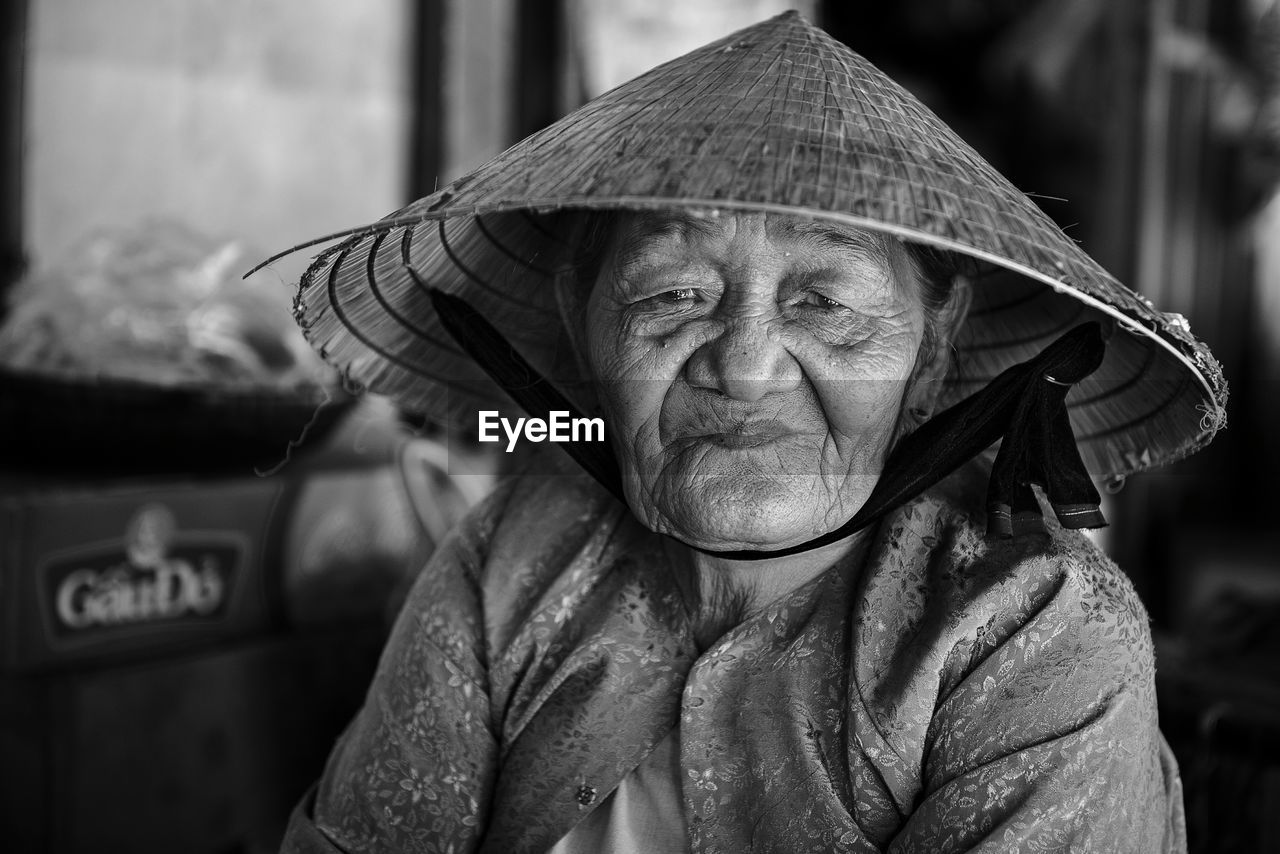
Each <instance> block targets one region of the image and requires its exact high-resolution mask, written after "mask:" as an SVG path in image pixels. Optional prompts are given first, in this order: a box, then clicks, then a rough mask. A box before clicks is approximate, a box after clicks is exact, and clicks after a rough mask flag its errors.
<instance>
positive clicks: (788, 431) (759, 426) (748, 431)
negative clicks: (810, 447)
mask: <svg viewBox="0 0 1280 854" xmlns="http://www.w3.org/2000/svg"><path fill="white" fill-rule="evenodd" d="M795 434H796V430H794V429H793V428H791V427H789V426H788V425H786V424H784V423H783V422H781V421H776V420H772V419H770V420H767V421H752V422H746V423H742V424H735V425H733V426H731V427H725V428H714V427H713V428H710V429H708V428H705V427H704V428H703V429H701V430H699V431H698V432H697V433H695V434H694V435H690V436H686V437H685V441H696V442H710V443H711V444H713V445H718V446H720V447H722V448H732V449H741V448H758V447H761V446H763V445H769V444H772V443H773V442H776V441H778V440H779V439H785V438H787V437H789V436H794V435H795Z"/></svg>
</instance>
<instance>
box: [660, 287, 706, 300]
mask: <svg viewBox="0 0 1280 854" xmlns="http://www.w3.org/2000/svg"><path fill="white" fill-rule="evenodd" d="M657 298H658V299H660V300H662V301H663V302H668V303H683V302H693V301H694V300H696V299H697V298H698V292H697V291H695V290H694V289H693V288H676V289H674V290H670V291H664V292H662V293H660V294H658V297H657Z"/></svg>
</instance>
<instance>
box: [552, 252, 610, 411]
mask: <svg viewBox="0 0 1280 854" xmlns="http://www.w3.org/2000/svg"><path fill="white" fill-rule="evenodd" d="M593 286H594V283H592V282H583V281H582V280H581V271H580V270H577V269H574V268H572V267H567V268H563V269H561V270H560V271H558V272H557V273H556V274H555V279H554V280H553V282H552V287H554V288H555V296H556V308H557V309H558V310H559V312H560V325H561V327H562V328H563V329H564V332H565V336H566V337H567V338H568V339H569V349H570V350H571V351H572V353H573V365H574V372H575V374H576V381H575V382H573V384H572V388H571V389H561V391H562V392H565V393H566V394H568V395H569V397H570V399H572V400H573V401H574V402H575V403H576V404H577V405H578V406H579V407H580V408H581V409H582V410H583V411H585V412H595V411H596V410H597V409H598V408H599V407H598V403H597V401H596V399H595V391H594V389H595V386H594V384H593V383H592V382H591V365H590V363H589V362H588V360H587V302H588V300H589V299H590V297H591V288H592V287H593Z"/></svg>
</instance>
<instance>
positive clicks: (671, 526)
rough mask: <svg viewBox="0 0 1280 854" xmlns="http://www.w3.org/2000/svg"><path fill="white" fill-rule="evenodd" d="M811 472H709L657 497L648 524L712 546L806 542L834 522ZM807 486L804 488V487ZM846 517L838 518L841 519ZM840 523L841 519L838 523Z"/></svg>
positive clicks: (762, 546)
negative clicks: (823, 514)
mask: <svg viewBox="0 0 1280 854" xmlns="http://www.w3.org/2000/svg"><path fill="white" fill-rule="evenodd" d="M810 480H812V479H811V478H774V479H768V478H743V477H734V478H707V479H705V480H703V481H701V482H697V481H695V482H694V483H692V484H687V485H686V486H685V487H684V488H683V489H682V490H680V492H679V493H678V494H677V495H675V496H669V498H670V499H671V500H668V501H662V502H659V506H658V507H657V508H656V510H657V514H656V515H655V516H654V517H653V523H652V524H650V527H651V528H653V529H654V530H656V531H659V532H660V533H664V534H670V535H671V536H674V537H676V538H677V539H679V540H681V541H683V542H685V543H687V544H688V545H691V546H696V547H697V548H700V549H707V550H710V551H735V550H740V549H751V550H760V551H771V550H774V549H781V548H787V547H789V546H794V545H799V544H800V543H804V542H807V541H809V540H811V539H813V538H814V537H817V536H820V535H822V534H824V533H826V532H827V531H828V530H829V529H830V527H828V526H826V525H825V524H824V520H823V519H820V518H814V514H813V510H814V508H816V507H826V506H827V503H826V502H825V501H822V502H820V501H818V500H817V496H815V495H814V489H813V487H812V485H810V484H808V481H810ZM800 487H804V488H800ZM843 521H844V520H843V519H841V520H840V523H843ZM837 524H839V523H837Z"/></svg>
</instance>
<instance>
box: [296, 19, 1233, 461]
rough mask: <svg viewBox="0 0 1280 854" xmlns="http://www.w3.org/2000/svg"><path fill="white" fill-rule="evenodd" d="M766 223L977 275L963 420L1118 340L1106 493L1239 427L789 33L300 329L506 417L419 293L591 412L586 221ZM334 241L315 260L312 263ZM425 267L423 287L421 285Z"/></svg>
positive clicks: (681, 66)
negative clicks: (636, 218)
mask: <svg viewBox="0 0 1280 854" xmlns="http://www.w3.org/2000/svg"><path fill="white" fill-rule="evenodd" d="M618 208H625V209H659V208H685V209H697V210H700V211H717V210H719V211H765V212H780V213H785V214H787V215H792V216H799V217H812V218H816V219H822V220H828V221H832V222H836V223H841V224H844V225H848V226H853V227H859V228H868V229H875V230H878V231H881V232H885V233H888V234H891V235H896V236H897V237H899V238H902V239H904V240H908V241H917V242H919V243H923V244H928V245H929V246H932V247H936V248H940V249H944V250H950V251H954V252H957V253H961V254H962V255H964V256H968V258H969V259H973V260H974V261H976V262H980V265H981V266H982V267H983V268H985V269H988V270H990V271H992V272H994V273H997V274H998V275H983V276H980V277H978V278H976V279H975V281H974V292H975V293H974V305H973V307H972V310H971V312H970V315H969V318H968V320H967V321H966V323H965V326H964V329H963V331H962V333H961V336H960V338H959V340H958V341H956V342H955V344H956V347H957V349H958V351H959V366H960V370H959V372H958V374H957V377H956V379H954V380H953V381H951V385H950V389H949V392H948V396H947V397H948V399H947V400H946V401H944V403H949V402H952V401H954V400H958V399H961V398H962V397H964V396H966V395H967V394H969V393H971V392H973V391H975V390H977V389H978V388H980V387H982V386H983V385H984V384H985V383H986V382H987V381H988V380H989V379H990V378H992V377H994V376H995V375H996V374H998V373H999V372H1000V371H1002V370H1003V369H1004V368H1006V367H1008V366H1010V365H1012V364H1014V363H1016V362H1019V361H1022V360H1024V359H1026V358H1029V357H1030V356H1032V355H1034V354H1035V353H1036V352H1038V351H1039V350H1040V349H1041V348H1042V347H1044V346H1045V345H1046V344H1048V343H1049V342H1050V341H1052V340H1053V339H1054V338H1056V337H1057V336H1058V335H1060V334H1061V333H1062V332H1064V331H1066V330H1067V329H1069V328H1071V327H1073V326H1075V325H1076V324H1078V323H1081V322H1083V321H1086V320H1100V321H1102V322H1103V326H1104V330H1105V334H1106V335H1107V337H1108V347H1107V356H1106V360H1105V361H1104V363H1103V365H1102V366H1101V368H1100V369H1099V370H1098V371H1097V372H1095V373H1094V374H1093V375H1092V376H1090V377H1089V378H1087V379H1086V380H1084V381H1083V382H1081V383H1080V384H1079V385H1078V386H1076V387H1075V388H1073V389H1072V391H1071V395H1070V397H1069V398H1068V400H1067V404H1068V407H1069V411H1070V415H1071V422H1072V427H1073V429H1074V430H1075V433H1076V436H1077V438H1078V440H1079V446H1080V451H1081V456H1082V458H1083V460H1084V462H1085V464H1086V466H1087V467H1088V468H1089V470H1090V472H1091V473H1093V474H1095V475H1124V474H1128V473H1131V472H1135V471H1139V470H1142V469H1146V468H1149V467H1152V466H1155V465H1158V464H1160V463H1163V462H1168V461H1170V460H1174V459H1177V458H1179V457H1182V456H1185V455H1187V454H1189V453H1191V452H1192V451H1195V450H1197V449H1198V448H1200V447H1202V446H1203V445H1205V444H1206V443H1207V442H1208V441H1209V440H1210V439H1211V438H1212V436H1213V434H1214V433H1215V432H1216V431H1217V429H1218V428H1219V427H1221V426H1222V424H1223V423H1224V422H1225V409H1224V406H1225V402H1226V384H1225V381H1224V380H1223V377H1222V373H1221V370H1220V368H1219V367H1218V364H1217V363H1216V362H1215V361H1214V359H1213V357H1212V355H1211V354H1210V353H1209V351H1208V349H1207V348H1206V347H1205V346H1204V345H1203V344H1201V343H1200V342H1198V341H1197V340H1196V339H1195V338H1194V337H1192V335H1191V333H1190V331H1189V329H1188V328H1187V324H1186V321H1185V320H1183V319H1182V318H1181V317H1179V316H1177V315H1166V314H1162V313H1161V312H1159V311H1157V310H1156V309H1155V308H1154V307H1153V306H1152V305H1151V304H1150V303H1149V302H1147V301H1146V300H1144V299H1143V298H1141V297H1139V296H1137V295H1136V294H1134V293H1133V292H1132V291H1130V290H1128V289H1127V288H1125V287H1124V286H1123V285H1121V284H1120V283H1119V282H1118V281H1116V279H1115V278H1113V277H1112V276H1111V275H1110V274H1109V273H1107V272H1106V271H1105V270H1104V269H1102V268H1101V267H1100V266H1099V265H1098V264H1097V263H1095V262H1094V261H1093V260H1092V259H1091V258H1090V257H1089V256H1088V255H1086V254H1085V253H1084V252H1082V251H1081V250H1080V249H1079V248H1078V247H1077V246H1076V244H1075V243H1074V242H1073V241H1072V240H1070V239H1069V238H1068V237H1066V236H1065V235H1064V234H1063V233H1062V232H1061V231H1060V230H1059V229H1058V227H1057V226H1056V225H1054V224H1053V223H1052V222H1051V221H1050V220H1049V218H1048V217H1046V216H1045V215H1044V214H1043V213H1042V212H1041V211H1040V210H1039V208H1037V207H1036V206H1035V205H1034V204H1033V203H1032V202H1031V201H1030V200H1029V199H1028V198H1027V197H1026V196H1025V195H1023V194H1022V193H1021V192H1020V191H1018V190H1017V189H1016V188H1014V187H1013V186H1012V185H1011V184H1010V183H1009V182H1008V181H1007V180H1005V179H1004V178H1003V177H1002V176H1001V175H1000V174H999V173H998V172H996V171H995V169H993V168H992V167H991V166H990V164H988V163H987V162H986V161H985V160H983V159H982V157H981V156H979V155H978V153H977V152H975V151H974V150H973V149H972V148H971V147H970V146H969V145H967V144H966V143H965V142H964V141H963V140H961V139H960V138H959V137H958V136H956V135H955V134H954V133H953V132H952V131H951V130H950V129H949V128H948V127H947V126H946V125H944V124H943V123H942V121H941V120H939V119H938V118H937V117H936V116H935V115H934V114H933V113H931V112H930V111H929V110H928V109H927V108H925V107H924V106H923V105H922V104H921V103H920V102H919V101H917V100H916V99H915V98H914V97H913V96H912V95H911V94H909V93H908V92H906V91H905V90H904V89H902V88H901V87H899V86H898V85H897V84H895V83H894V82H893V81H891V80H890V79H888V78H887V77H886V76H885V75H884V74H883V73H881V72H880V71H879V70H878V69H876V68H875V67H874V66H872V65H871V64H870V63H868V62H867V61H866V60H864V59H863V58H862V57H860V56H858V55H857V54H855V53H853V52H852V51H851V50H849V48H847V47H845V46H844V45H842V44H840V43H839V42H837V41H835V40H834V39H832V38H831V37H830V36H828V35H827V34H826V33H824V32H823V31H821V30H819V29H817V28H816V27H814V26H812V25H811V24H809V23H808V22H807V21H805V20H804V19H803V18H802V17H800V16H799V15H798V14H796V13H794V12H788V13H786V14H783V15H781V16H779V17H776V18H773V19H771V20H768V21H764V22H762V23H760V24H757V25H755V26H752V27H748V28H746V29H744V30H741V31H739V32H737V33H734V34H733V35H730V36H728V37H726V38H724V39H721V40H720V41H717V42H715V43H713V44H710V45H707V46H706V47H703V48H700V49H698V50H696V51H693V52H692V53H689V54H687V55H685V56H683V57H680V58H679V59H675V60H673V61H671V62H668V63H666V64H665V65H661V66H659V67H657V68H655V69H653V70H652V71H650V72H648V73H647V74H644V75H642V76H640V77H638V78H636V79H635V80H632V81H631V82H629V83H626V84H624V85H622V86H619V87H618V88H616V89H614V90H612V91H610V92H608V93H606V94H605V95H602V96H601V97H599V98H597V99H596V100H594V101H592V102H591V103H589V104H587V105H586V106H584V107H582V108H581V109H579V110H577V111H576V112H574V113H572V114H570V115H569V116H566V117H565V118H564V119H562V120H560V121H559V122H557V123H556V124H554V125H552V126H550V127H548V128H546V129H544V130H542V131H540V132H538V133H536V134H534V135H533V136H530V137H528V138H527V139H525V140H524V141H522V142H520V143H518V144H517V145H515V146H513V147H512V148H510V149H508V150H507V151H505V152H504V153H502V154H500V155H499V156H498V157H496V158H495V159H494V160H492V161H491V162H489V163H488V164H486V165H485V166H482V167H480V168H479V169H477V170H475V171H474V172H472V173H471V174H469V175H467V176H465V177H463V178H460V179H459V180H457V181H455V182H453V183H452V184H450V185H449V186H447V187H445V188H444V189H442V190H440V191H438V192H436V193H434V194H432V195H430V196H427V197H426V198H423V199H420V200H419V201H417V202H414V203H413V204H411V205H409V206H408V207H406V208H404V209H403V210H401V211H399V212H397V213H394V214H392V215H391V216H389V217H387V218H385V219H383V220H381V221H379V222H378V223H375V224H373V225H371V226H369V227H367V228H364V229H359V230H353V231H351V232H348V233H346V234H344V235H331V236H330V238H322V240H323V239H331V238H336V237H346V239H345V240H344V241H343V242H342V243H340V244H338V245H336V246H334V247H333V248H331V249H329V250H327V251H326V252H324V253H323V254H321V255H320V256H318V258H317V259H316V261H315V262H314V263H313V264H312V266H311V268H310V269H309V270H308V272H307V273H306V275H305V276H304V278H303V280H302V283H301V286H300V292H299V295H298V300H297V317H298V319H299V322H300V323H301V324H302V325H303V327H304V328H305V330H306V331H307V334H308V337H309V338H310V340H311V341H312V343H313V344H314V345H315V346H316V347H317V348H318V349H320V351H321V352H322V353H323V354H324V355H325V356H326V357H327V358H328V359H329V360H330V361H332V362H333V363H334V364H336V365H338V366H339V367H340V368H341V369H342V370H343V371H344V373H345V375H346V376H347V377H348V378H349V379H351V380H352V381H354V382H355V383H357V384H359V385H362V386H365V387H367V388H369V389H371V390H374V391H378V392H381V393H384V394H388V395H391V396H392V397H394V398H396V399H397V400H398V401H399V402H400V403H401V404H402V405H404V406H405V407H407V408H408V409H410V410H413V411H417V412H421V413H425V414H428V415H430V416H432V417H434V418H436V419H440V420H444V421H447V422H450V423H456V424H471V425H474V424H475V419H476V413H477V411H478V410H480V409H496V408H502V407H503V406H505V405H508V404H507V403H506V402H505V400H504V398H503V396H502V394H501V392H499V391H498V389H497V388H496V387H495V386H493V385H492V384H491V383H490V382H489V381H488V380H487V379H486V378H485V376H484V374H483V373H482V372H481V371H480V370H479V369H478V368H477V367H476V366H475V365H474V364H473V363H472V362H471V360H470V359H469V358H468V357H467V356H466V355H465V354H463V353H462V352H460V350H459V348H458V347H457V346H456V345H455V344H454V343H453V341H452V340H451V339H450V337H449V335H448V334H447V333H446V332H445V331H444V330H443V328H442V327H441V325H440V323H439V321H438V319H437V317H436V316H435V314H434V313H433V311H432V308H431V305H430V302H429V300H428V299H426V297H425V295H424V294H423V292H422V285H421V284H420V282H419V281H418V279H421V281H422V282H425V283H428V284H430V285H431V286H434V287H437V288H440V289H442V290H444V291H446V292H449V293H454V294H458V295H460V296H462V297H463V298H464V299H466V300H467V302H469V303H470V304H471V305H473V306H474V307H475V308H476V309H478V310H479V311H480V312H482V313H483V314H484V315H485V317H487V318H488V319H489V321H490V322H491V323H493V324H494V325H495V326H496V327H497V328H498V329H499V330H500V331H501V332H502V333H503V334H504V335H505V336H506V337H507V338H508V340H509V341H510V342H511V343H512V344H513V345H514V346H515V347H516V349H517V350H519V351H520V352H521V353H522V354H523V355H524V356H525V357H526V358H527V359H528V360H529V361H530V362H531V363H533V364H534V365H536V366H538V367H539V368H540V369H541V370H543V371H544V372H545V373H546V375H547V376H548V377H549V378H550V379H551V380H552V381H553V382H554V383H556V384H558V385H560V386H561V387H562V388H564V389H566V390H567V391H568V392H569V393H570V394H571V395H572V386H573V384H574V383H575V382H576V381H578V380H579V379H580V378H578V377H577V376H576V374H575V373H574V368H573V364H574V362H573V359H572V358H570V357H569V351H568V341H567V338H566V336H565V333H564V330H563V329H562V324H561V319H560V313H559V311H558V308H557V305H556V299H555V295H554V293H553V291H554V289H553V288H552V287H551V281H550V280H551V277H552V276H553V275H554V274H555V273H556V271H557V270H558V269H561V268H563V267H564V266H565V265H566V264H568V263H570V262H571V252H572V249H573V246H572V244H573V238H572V237H571V236H570V234H569V232H568V230H567V229H568V228H569V224H570V223H572V222H575V221H578V220H579V219H580V217H579V216H578V215H577V213H576V212H578V211H581V210H582V209H618ZM318 242H320V241H313V242H312V243H311V244H306V245H314V244H315V243H318ZM409 267H412V269H413V271H415V272H416V274H417V277H418V279H415V277H414V276H413V275H411V273H410V271H409V269H408V268H409Z"/></svg>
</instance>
